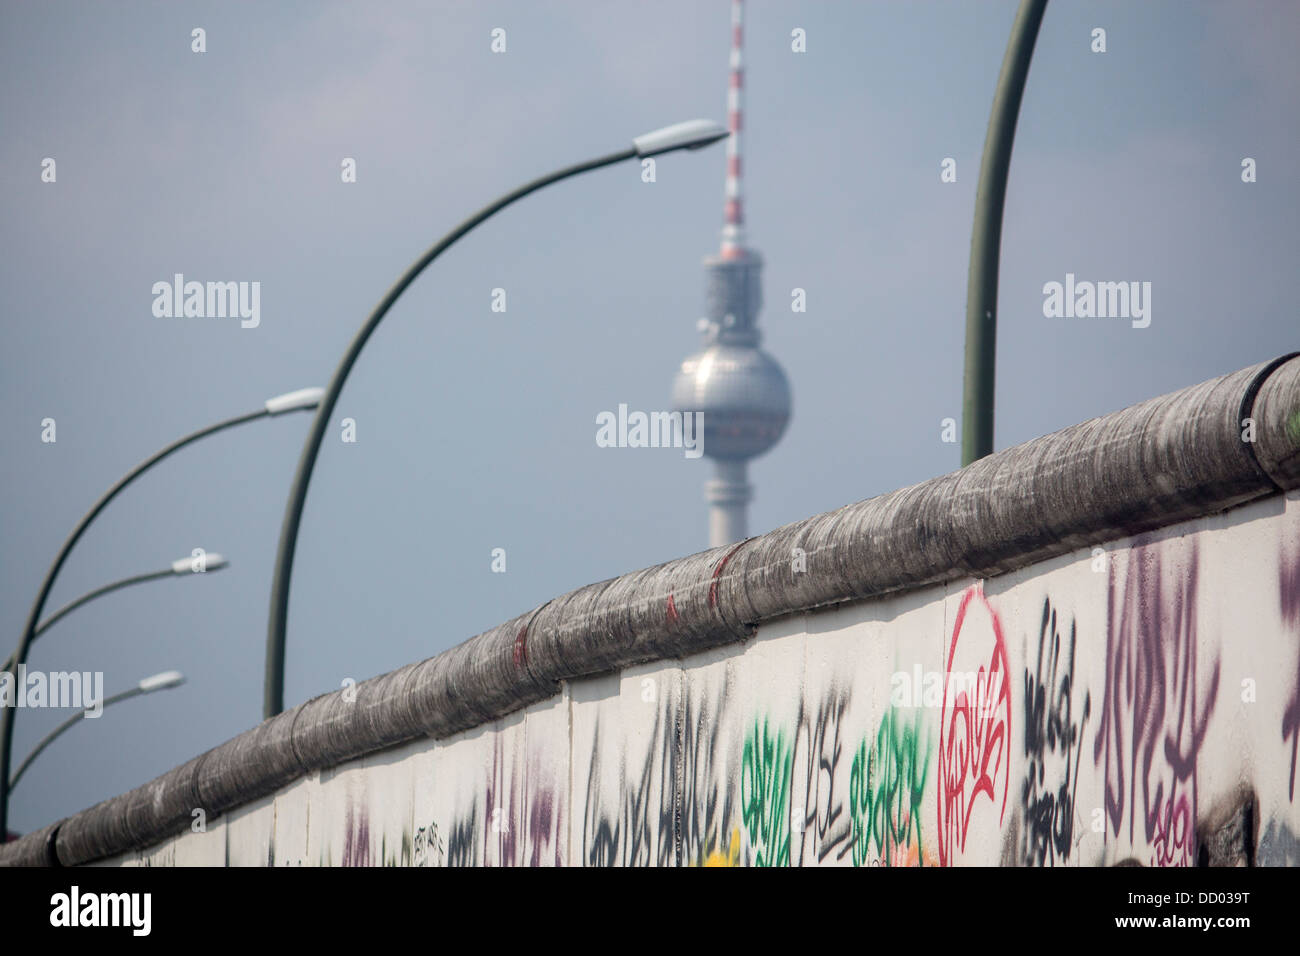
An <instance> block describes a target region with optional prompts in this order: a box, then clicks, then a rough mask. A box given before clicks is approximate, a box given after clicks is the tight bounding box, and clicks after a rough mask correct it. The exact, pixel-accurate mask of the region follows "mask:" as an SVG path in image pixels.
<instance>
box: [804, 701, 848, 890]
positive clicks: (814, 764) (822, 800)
mask: <svg viewBox="0 0 1300 956" xmlns="http://www.w3.org/2000/svg"><path fill="white" fill-rule="evenodd" d="M848 706H849V695H848V692H847V691H845V690H843V689H840V688H837V687H832V688H831V689H830V690H829V691H827V693H826V694H825V695H824V696H823V697H822V698H821V700H820V701H819V702H818V703H817V704H816V707H815V709H812V708H810V707H809V706H808V705H807V704H801V705H800V712H799V723H798V727H797V730H796V733H795V751H794V767H795V768H796V770H795V772H796V774H798V772H799V770H802V771H803V777H802V786H801V787H799V789H798V793H797V794H795V795H792V797H791V800H792V802H793V803H794V807H793V811H794V815H795V817H794V818H795V819H796V820H797V821H798V823H799V852H798V855H797V857H796V860H797V863H798V865H800V866H803V865H804V864H805V863H809V862H814V863H821V862H822V861H824V860H825V859H827V858H828V857H830V856H831V854H832V853H834V854H835V856H834V859H836V860H839V859H842V858H843V857H844V856H845V855H846V854H847V853H849V851H850V850H851V849H852V846H851V844H850V842H849V838H850V836H851V830H850V825H849V815H848V813H847V811H846V810H845V808H844V804H843V791H844V787H843V783H842V782H841V784H840V789H839V791H838V792H837V791H836V781H837V780H838V781H843V779H844V774H843V773H842V772H841V769H840V768H841V762H840V761H841V758H842V756H843V752H844V745H843V742H842V741H841V736H840V731H841V727H842V724H843V722H844V713H845V711H846V710H847V709H848Z"/></svg>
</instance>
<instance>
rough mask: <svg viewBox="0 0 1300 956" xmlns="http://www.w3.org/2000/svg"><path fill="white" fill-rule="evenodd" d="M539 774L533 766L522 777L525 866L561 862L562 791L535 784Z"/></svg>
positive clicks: (562, 861)
mask: <svg viewBox="0 0 1300 956" xmlns="http://www.w3.org/2000/svg"><path fill="white" fill-rule="evenodd" d="M539 777H540V774H539V773H538V772H537V771H536V770H534V772H532V773H530V774H529V775H528V777H526V778H525V779H524V788H525V793H524V807H525V808H526V811H525V812H526V814H527V818H528V819H527V821H526V824H527V837H528V860H527V862H528V865H529V866H548V865H549V866H563V865H564V849H563V847H562V845H561V843H560V821H561V820H563V819H564V795H563V793H562V792H560V791H558V790H557V789H556V788H554V787H551V786H539V785H537V784H535V783H534V781H536V780H538V778H539Z"/></svg>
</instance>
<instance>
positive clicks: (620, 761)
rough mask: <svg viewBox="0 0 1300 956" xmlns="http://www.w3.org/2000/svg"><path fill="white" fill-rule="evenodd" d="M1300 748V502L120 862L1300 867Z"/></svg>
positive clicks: (1090, 561)
mask: <svg viewBox="0 0 1300 956" xmlns="http://www.w3.org/2000/svg"><path fill="white" fill-rule="evenodd" d="M790 573H791V574H792V575H795V574H807V575H816V574H817V573H818V566H817V556H816V555H808V556H806V557H805V559H804V560H803V561H794V562H792V566H791V569H790ZM1298 742H1300V496H1297V495H1296V494H1295V493H1292V494H1290V495H1288V496H1285V497H1284V496H1280V495H1279V496H1274V497H1271V498H1266V499H1264V500H1262V501H1256V502H1254V503H1251V504H1249V505H1246V506H1243V507H1239V508H1237V509H1235V510H1231V511H1228V512H1225V513H1222V514H1218V515H1214V516H1210V517H1206V518H1200V519H1197V520H1195V521H1191V522H1187V523H1184V524H1181V525H1175V526H1173V527H1170V528H1166V529H1163V530H1161V531H1159V532H1155V533H1152V534H1150V535H1146V536H1143V537H1138V538H1128V539H1124V540H1121V541H1115V542H1112V543H1111V544H1110V545H1108V546H1106V547H1104V548H1094V549H1086V550H1081V551H1079V552H1076V553H1074V554H1070V555H1066V556H1063V557H1059V558H1055V559H1053V560H1050V561H1046V562H1043V563H1041V564H1038V565H1034V566H1031V567H1028V568H1024V569H1022V570H1019V571H1015V572H1012V573H1009V574H1006V575H1002V576H998V577H994V578H990V579H987V580H982V581H963V582H957V583H954V584H948V585H944V586H937V587H932V588H928V589H925V590H918V591H912V592H909V593H906V594H902V595H899V596H896V597H893V598H891V599H888V600H878V601H867V602H860V603H852V604H846V605H840V606H837V607H833V608H827V609H824V610H819V611H813V612H807V613H803V614H798V615H792V616H789V617H786V618H782V619H779V620H777V621H775V622H770V623H767V624H765V625H763V626H762V627H760V629H759V630H758V632H757V633H756V635H755V636H754V637H753V638H752V639H751V640H749V641H746V642H745V643H743V644H733V645H729V646H726V647H722V648H717V649H714V650H711V651H707V652H704V653H700V654H697V655H695V656H691V657H687V658H684V659H681V660H676V661H671V662H658V663H653V664H646V665H642V666H639V667H635V668H629V669H625V670H623V671H621V672H619V673H614V674H608V675H604V676H597V677H593V678H589V679H581V680H575V681H570V682H566V684H565V685H564V687H563V690H562V693H561V694H559V695H558V696H556V697H554V698H552V699H551V700H547V701H543V702H541V703H538V704H534V705H533V706H531V707H528V708H527V709H525V710H522V711H519V712H517V713H515V714H513V715H511V716H509V717H507V718H504V719H501V720H498V721H496V722H494V723H491V724H487V725H484V726H481V727H478V728H476V729H474V730H471V731H468V732H463V733H460V734H458V735H456V736H454V737H450V738H447V739H444V740H439V741H434V740H432V739H426V740H423V741H418V742H413V743H407V744H404V745H402V746H401V747H398V748H394V749H390V750H387V751H384V752H382V753H378V754H373V755H369V756H366V757H363V758H361V759H358V760H355V761H352V762H351V763H348V764H345V765H343V766H340V767H337V768H334V769H332V770H327V771H321V772H319V773H316V774H314V775H312V776H309V777H305V778H303V779H300V780H298V781H296V782H294V783H292V784H289V785H287V786H285V787H284V788H283V789H281V790H280V791H279V792H278V793H276V794H274V795H273V796H271V797H267V798H264V799H262V800H260V801H258V802H256V803H253V804H250V805H247V806H244V807H242V808H240V809H238V810H236V811H233V812H230V813H227V814H225V815H224V816H223V817H220V818H219V819H216V820H213V821H211V822H209V823H207V825H206V828H205V829H203V831H202V832H189V833H185V834H183V835H181V836H178V837H175V838H173V839H171V840H169V841H167V842H164V843H163V844H161V845H159V846H156V847H153V848H151V849H149V850H147V851H145V852H143V853H135V854H130V855H128V856H122V857H117V858H115V859H113V860H110V861H107V862H110V863H118V864H121V863H145V864H154V865H158V864H170V863H176V864H217V865H220V864H222V863H229V864H233V865H241V864H255V865H265V864H274V865H300V864H305V865H317V864H326V865H331V864H332V865H339V864H342V865H381V864H388V865H393V864H395V865H414V866H442V865H462V864H487V865H494V864H511V865H554V864H568V865H611V864H612V865H690V866H698V865H704V866H736V865H741V866H785V865H840V866H915V865H924V866H931V865H940V866H942V865H960V864H969V863H976V864H984V865H988V864H994V865H996V864H1002V865H1032V866H1063V865H1088V866H1095V865H1115V864H1140V865H1144V866H1145V865H1155V866H1190V865H1196V864H1198V863H1211V864H1257V865H1285V864H1290V865H1296V864H1300V842H1298V841H1297V834H1298V833H1300V801H1297V794H1296V784H1297V766H1296V759H1297V743H1298ZM195 827H196V828H197V827H199V824H198V823H196V824H195Z"/></svg>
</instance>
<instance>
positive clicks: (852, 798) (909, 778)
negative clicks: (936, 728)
mask: <svg viewBox="0 0 1300 956" xmlns="http://www.w3.org/2000/svg"><path fill="white" fill-rule="evenodd" d="M900 713H901V712H900V711H898V710H895V709H894V708H892V707H891V708H890V709H889V710H888V711H887V712H886V713H885V716H884V719H883V720H882V721H881V723H880V730H879V731H877V733H876V739H875V742H874V743H871V745H870V747H868V743H869V742H870V741H868V740H864V741H863V742H862V744H861V746H859V747H858V752H857V755H856V756H854V758H853V767H852V769H851V770H850V772H849V818H850V820H851V822H852V828H853V829H852V838H853V865H854V866H862V865H863V864H864V863H866V862H868V860H869V859H870V857H871V853H872V851H874V852H875V853H876V854H878V855H879V856H880V861H881V863H882V864H883V865H885V866H889V865H890V864H891V863H893V862H895V860H896V859H897V858H898V856H897V854H896V851H898V850H903V851H905V852H906V856H904V857H903V858H904V859H906V860H909V861H910V859H911V858H912V857H911V853H912V851H913V850H915V859H916V862H917V863H918V864H921V863H923V861H924V854H923V852H922V848H921V799H922V797H923V795H924V793H925V778H926V775H927V774H928V772H929V767H930V742H929V739H928V738H927V737H926V736H925V734H924V732H923V731H922V729H921V711H920V710H919V709H915V708H913V709H911V715H912V716H911V718H910V719H906V718H902V717H900ZM923 742H924V746H925V750H924V753H923V752H922V750H921V746H922V743H923Z"/></svg>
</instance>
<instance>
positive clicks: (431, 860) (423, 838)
mask: <svg viewBox="0 0 1300 956" xmlns="http://www.w3.org/2000/svg"><path fill="white" fill-rule="evenodd" d="M446 862H447V850H446V847H444V846H443V845H442V838H441V837H440V836H438V824H436V823H430V824H429V825H428V826H427V827H420V828H419V829H418V830H416V831H415V841H414V846H413V847H412V865H414V866H421V867H423V866H442V865H443V864H444V863H446Z"/></svg>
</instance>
